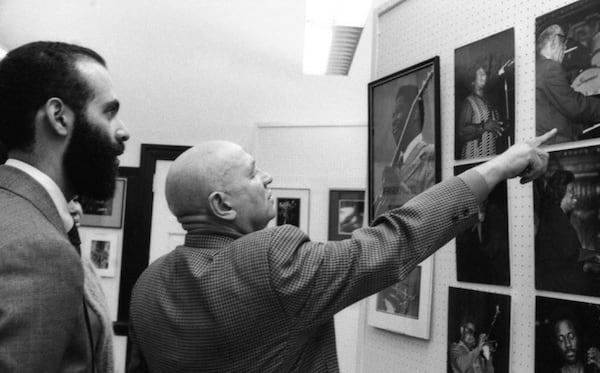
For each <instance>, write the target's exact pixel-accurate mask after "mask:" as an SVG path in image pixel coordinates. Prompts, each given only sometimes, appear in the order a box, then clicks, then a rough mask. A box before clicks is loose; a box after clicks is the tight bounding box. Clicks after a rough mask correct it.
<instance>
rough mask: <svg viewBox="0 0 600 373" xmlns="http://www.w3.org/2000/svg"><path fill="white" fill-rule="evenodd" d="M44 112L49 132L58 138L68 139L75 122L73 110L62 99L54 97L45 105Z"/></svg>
mask: <svg viewBox="0 0 600 373" xmlns="http://www.w3.org/2000/svg"><path fill="white" fill-rule="evenodd" d="M43 111H44V112H43V114H44V117H45V119H46V123H47V124H48V130H50V131H52V132H53V133H55V134H56V135H58V136H63V137H66V136H67V135H68V134H69V132H70V131H71V130H72V127H73V123H74V121H75V113H74V112H73V110H71V108H70V107H69V106H68V105H67V104H65V103H64V102H63V100H61V99H60V98H58V97H52V98H50V99H48V101H46V103H45V104H44V107H43Z"/></svg>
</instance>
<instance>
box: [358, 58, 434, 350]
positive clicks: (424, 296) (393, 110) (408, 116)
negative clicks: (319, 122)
mask: <svg viewBox="0 0 600 373" xmlns="http://www.w3.org/2000/svg"><path fill="white" fill-rule="evenodd" d="M440 132H441V130H440V71H439V57H434V58H432V59H429V60H427V61H424V62H421V63H419V64H417V65H415V66H411V67H409V68H407V69H404V70H401V71H398V72H396V73H394V74H391V75H388V76H386V77H383V78H381V79H378V80H376V81H374V82H371V83H369V139H368V146H369V165H368V168H369V174H368V176H369V180H368V187H369V199H368V207H369V220H370V221H373V220H374V218H375V217H376V216H378V215H380V214H382V213H384V212H385V211H387V210H390V209H392V208H395V207H399V206H402V205H403V204H404V203H406V202H407V201H408V200H409V199H411V198H412V197H414V196H416V195H417V194H419V193H421V192H423V191H424V190H425V189H427V188H429V187H430V186H432V185H433V184H435V183H436V182H439V181H440V180H441V161H440V154H441V151H440V144H441V140H440ZM432 284H433V257H430V258H428V259H426V260H425V261H423V262H422V263H421V264H420V265H419V266H418V267H417V268H415V269H414V270H413V271H412V272H411V273H410V274H409V275H408V276H407V277H406V278H405V279H404V280H402V281H399V282H398V283H396V284H395V285H393V286H391V287H389V288H387V289H385V290H383V291H381V292H379V293H378V294H375V295H373V296H371V297H370V299H369V305H370V306H369V314H368V320H369V324H370V325H372V326H375V327H378V328H383V329H387V330H390V331H393V332H396V333H402V334H407V335H411V336H415V337H418V338H423V339H429V327H430V317H431V297H432Z"/></svg>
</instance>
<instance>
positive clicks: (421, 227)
mask: <svg viewBox="0 0 600 373" xmlns="http://www.w3.org/2000/svg"><path fill="white" fill-rule="evenodd" d="M477 211H478V208H477V203H476V201H475V197H474V195H473V193H472V191H471V189H470V188H469V187H467V186H466V185H465V183H464V182H463V181H462V180H460V179H459V178H453V179H450V180H447V181H446V182H444V183H442V184H440V185H438V186H435V187H433V188H431V189H429V190H428V191H427V192H425V193H423V194H421V195H419V196H418V197H416V198H414V199H413V200H411V201H410V202H408V203H407V204H406V205H404V206H403V207H402V208H400V209H396V210H392V211H391V212H389V213H387V214H384V215H382V216H380V217H379V218H377V219H376V220H375V222H374V226H373V227H369V228H363V229H358V230H355V231H354V232H353V233H352V238H350V239H348V240H344V241H335V242H327V243H319V242H311V241H310V240H309V238H308V236H306V234H304V233H303V232H302V231H300V230H299V229H297V228H296V227H293V226H290V225H284V226H279V227H275V228H268V229H264V230H261V231H258V232H254V233H251V234H248V235H245V236H241V237H232V236H228V235H223V234H211V233H206V232H204V233H203V232H198V233H196V232H194V231H191V232H188V234H187V236H186V240H185V245H184V246H179V247H177V248H176V249H175V250H174V251H172V252H171V253H169V254H167V255H165V256H163V257H161V258H159V259H158V260H156V261H155V262H154V263H152V265H150V267H148V268H147V269H146V271H145V272H144V273H143V274H142V275H141V277H140V278H139V280H138V281H137V284H136V286H135V288H134V290H133V294H132V300H131V312H130V316H131V323H130V326H131V333H130V337H131V341H132V357H131V364H130V372H147V371H151V372H169V373H176V372H261V373H262V372H337V371H339V368H338V363H337V355H336V345H335V331H334V321H333V316H334V314H335V313H337V312H338V311H340V310H342V309H343V308H345V307H347V306H348V305H351V304H353V303H355V302H356V301H358V300H360V299H362V298H364V297H366V296H368V295H371V294H374V293H376V292H378V291H380V290H382V289H384V288H386V287H388V286H390V285H392V284H394V283H395V282H397V281H398V279H399V278H402V277H404V276H405V275H407V274H408V273H409V272H410V271H411V270H412V269H413V268H414V267H415V266H416V265H417V264H418V263H419V262H420V261H422V260H423V259H425V258H426V257H428V256H429V255H431V254H432V253H433V252H434V251H435V250H436V249H437V248H439V247H441V246H442V245H443V244H444V243H446V242H447V241H448V240H449V239H450V238H452V237H453V236H454V235H455V234H456V232H457V230H460V229H463V228H466V227H467V226H468V225H469V224H473V222H474V221H475V219H476V217H477Z"/></svg>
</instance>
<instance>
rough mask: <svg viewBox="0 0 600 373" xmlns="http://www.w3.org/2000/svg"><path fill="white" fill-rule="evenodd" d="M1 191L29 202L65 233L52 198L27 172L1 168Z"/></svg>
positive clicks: (5, 167) (12, 168)
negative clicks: (3, 190) (6, 191)
mask: <svg viewBox="0 0 600 373" xmlns="http://www.w3.org/2000/svg"><path fill="white" fill-rule="evenodd" d="M0 189H6V190H8V191H9V192H11V193H14V194H16V195H18V196H20V197H22V198H23V199H25V200H27V201H29V202H30V203H31V204H32V205H33V206H35V208H37V209H38V210H39V211H40V212H41V213H42V214H43V215H44V216H45V217H46V219H48V221H49V222H50V223H52V225H54V226H55V227H56V229H57V230H58V231H59V232H65V227H64V225H63V223H62V220H61V219H60V216H59V215H58V211H57V210H56V206H55V205H54V202H53V201H52V198H50V195H49V194H48V192H47V191H46V189H44V187H43V186H41V185H40V183H38V182H37V181H35V179H33V178H32V177H31V176H29V175H27V174H26V173H25V172H23V171H21V170H19V169H17V168H14V167H10V166H5V165H3V166H0ZM65 233H66V232H65Z"/></svg>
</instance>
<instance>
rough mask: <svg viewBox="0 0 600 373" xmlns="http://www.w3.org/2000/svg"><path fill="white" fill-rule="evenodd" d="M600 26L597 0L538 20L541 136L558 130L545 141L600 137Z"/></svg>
mask: <svg viewBox="0 0 600 373" xmlns="http://www.w3.org/2000/svg"><path fill="white" fill-rule="evenodd" d="M598 30H600V2H598V1H597V0H580V1H576V2H574V3H572V4H569V5H567V6H564V7H562V8H559V9H556V10H554V11H552V12H550V13H547V14H544V15H542V16H540V17H538V18H536V20H535V38H536V43H535V48H536V64H535V70H536V71H535V76H536V81H535V107H536V108H535V116H536V119H535V122H536V134H537V135H541V134H543V133H545V132H547V131H549V130H551V129H553V128H556V129H558V133H557V134H556V136H554V137H553V138H552V139H550V141H549V142H546V144H558V143H567V142H574V141H579V140H584V139H591V138H598V137H600V97H599V96H598V94H600V53H598V52H599V51H600V36H598ZM532 47H533V46H532Z"/></svg>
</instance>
